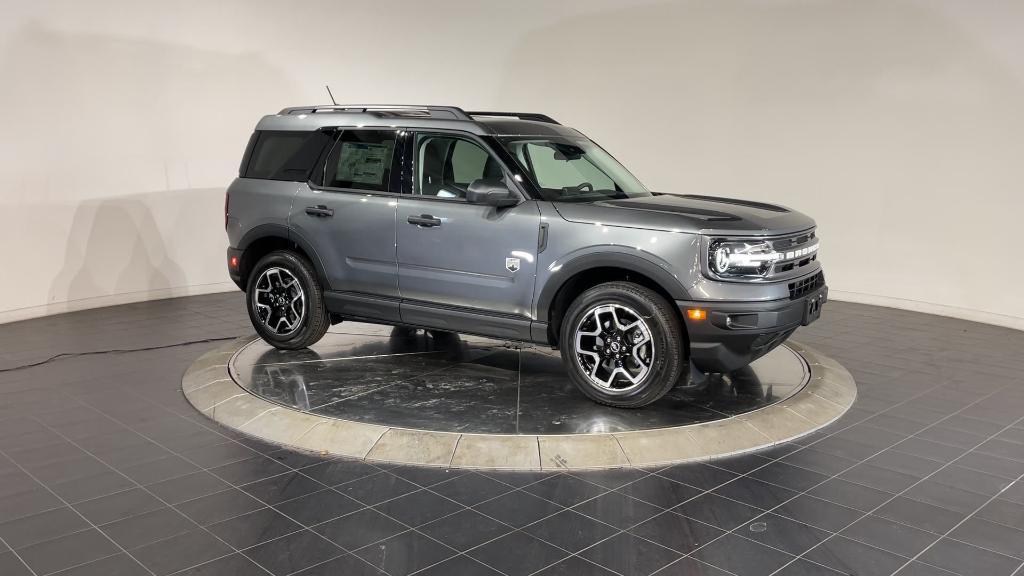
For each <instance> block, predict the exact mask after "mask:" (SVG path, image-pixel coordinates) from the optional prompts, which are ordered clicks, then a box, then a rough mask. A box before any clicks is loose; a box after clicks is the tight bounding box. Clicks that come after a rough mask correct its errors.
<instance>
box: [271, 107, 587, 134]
mask: <svg viewBox="0 0 1024 576" xmlns="http://www.w3.org/2000/svg"><path fill="white" fill-rule="evenodd" d="M334 126H354V127H359V128H366V127H372V128H378V127H379V128H409V129H428V130H429V129H435V130H436V129H442V130H461V131H465V132H470V133H472V134H477V135H480V136H512V135H528V136H564V137H579V136H581V134H580V133H579V132H578V131H577V130H575V129H573V128H569V127H568V126H563V125H561V124H559V123H558V122H556V121H555V120H554V119H553V118H551V117H550V116H547V115H544V114H537V113H527V112H466V111H464V110H462V109H461V108H458V107H455V106H416V105H406V104H347V105H338V104H330V105H323V106H297V107H292V108H285V109H284V110H281V111H280V112H278V113H277V114H271V115H269V116H264V117H263V118H262V119H261V120H260V122H259V124H257V126H256V129H257V130H298V131H303V130H318V129H320V128H325V127H334Z"/></svg>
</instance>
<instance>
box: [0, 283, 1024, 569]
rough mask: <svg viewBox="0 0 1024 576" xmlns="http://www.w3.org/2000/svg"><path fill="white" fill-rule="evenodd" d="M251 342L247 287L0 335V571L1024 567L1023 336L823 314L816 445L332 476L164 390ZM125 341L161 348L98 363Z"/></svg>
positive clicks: (875, 312) (348, 465) (808, 334)
mask: <svg viewBox="0 0 1024 576" xmlns="http://www.w3.org/2000/svg"><path fill="white" fill-rule="evenodd" d="M248 331H249V327H248V326H247V322H246V319H245V316H244V313H243V308H242V305H241V299H240V295H238V294H225V295H214V296H204V297H196V298H188V299H178V300H167V301H161V302H151V303H146V304H138V305H130V306H122V307H118V308H111V309H106V310H93V311H87V312H80V313H75V314H68V315H63V316H55V317H50V318H45V319H41V320H34V321H28V322H21V323H17V324H8V325H4V326H0V574H2V575H4V576H17V575H21V574H35V575H39V576H42V575H44V574H53V573H59V574H63V575H71V574H75V575H82V574H100V575H115V574H118V575H131V574H142V575H146V574H149V575H164V574H175V573H177V574H210V575H230V574H268V573H269V574H280V575H284V574H301V575H313V574H331V575H355V574H391V575H398V574H411V573H416V574H420V575H438V574H441V575H453V574H454V575H458V574H467V575H468V574H492V575H494V574H505V575H507V576H515V575H525V574H539V575H553V574H565V575H585V574H610V575H614V574H619V575H623V576H625V575H632V574H653V573H656V574H659V575H661V576H669V575H727V574H734V575H738V576H748V575H750V576H753V575H759V574H764V575H768V574H779V575H797V574H813V575H819V574H820V575H828V574H837V575H839V574H857V575H859V576H864V575H872V574H885V575H888V574H900V575H901V576H911V575H915V576H917V575H925V574H928V575H949V574H960V575H961V576H975V575H985V576H988V575H1011V574H1022V573H1024V569H1022V565H1024V483H1021V482H1020V481H1019V480H1020V478H1021V476H1022V475H1024V424H1022V422H1024V334H1022V333H1020V332H1014V331H1012V330H1006V329H1001V328H996V327H992V326H985V325H980V324H972V323H967V322H961V321H956V320H951V319H945V318H938V317H931V316H926V315H921V314H915V313H910V312H901V311H896V310H889V309H883V308H874V307H869V306H861V305H853V304H843V303H838V302H833V303H831V304H829V306H828V308H827V309H826V313H825V316H824V318H823V319H822V321H820V322H818V323H816V324H815V325H813V326H812V327H810V328H807V329H801V330H800V332H799V333H798V334H797V338H798V339H800V340H802V341H805V342H807V343H809V344H812V345H814V346H816V347H818V348H820V349H821V350H823V351H824V352H825V353H827V354H829V355H830V356H832V357H834V358H836V359H838V360H839V361H841V362H842V363H843V364H844V365H845V366H847V367H848V368H849V369H850V371H851V372H852V373H853V374H854V376H855V377H856V379H857V383H858V387H859V393H860V394H859V397H858V399H857V402H856V404H855V405H854V407H853V408H852V409H851V410H850V411H849V412H848V413H847V414H846V415H845V416H844V417H843V418H841V419H840V420H839V421H837V422H836V423H834V424H832V425H831V426H829V427H828V428H826V429H824V430H821V431H819V432H816V433H814V434H813V435H811V436H809V437H806V438H804V439H802V440H800V441H799V442H796V443H790V444H787V445H783V446H779V447H776V448H773V449H771V450H767V451H764V452H761V453H757V454H748V455H745V456H740V457H735V458H728V459H722V460H716V461H712V462H710V463H707V464H693V465H682V466H673V467H668V468H663V469H653V470H635V469H626V470H613V471H604V472H592V473H579V474H575V473H574V474H568V473H555V474H533V473H477V472H460V471H447V470H437V469H418V468H407V467H393V466H374V465H370V464H366V463H361V462H353V461H343V460H330V461H324V460H321V459H319V458H316V457H313V456H309V455H304V454H297V453H294V452H289V451H284V450H279V449H277V448H276V447H274V446H268V445H265V444H261V443H259V442H255V441H253V440H251V439H247V438H245V437H243V436H241V435H239V434H237V433H235V432H232V431H229V430H226V429H222V428H218V427H217V426H216V425H215V424H213V423H212V422H210V421H208V420H206V419H205V418H204V417H203V416H201V415H199V414H197V413H196V412H195V411H194V410H192V408H191V407H190V406H189V405H188V404H187V403H186V402H185V400H184V399H183V397H182V395H181V392H180V390H179V389H178V388H179V385H180V377H181V374H182V372H183V371H184V369H185V367H186V366H188V365H189V363H190V362H191V361H192V360H193V359H194V358H196V357H197V356H199V355H200V354H201V353H202V352H203V351H204V350H206V349H208V348H209V347H210V346H211V344H209V343H203V344H191V345H181V346H175V345H176V344H180V343H182V342H186V341H190V340H199V339H210V338H226V337H230V336H235V335H239V334H243V333H247V332H248ZM157 347H163V348H157ZM138 348H157V349H153V350H144V351H136V352H112V353H103V351H104V350H110V349H138ZM93 352H99V353H97V354H91V353H93ZM59 353H72V354H76V355H73V356H65V357H62V358H60V359H57V360H54V361H52V362H49V363H46V364H43V365H40V366H37V367H32V368H25V369H15V370H8V369H10V368H13V367H16V366H18V365H23V364H29V363H34V362H40V361H43V360H45V359H46V358H48V357H50V356H53V355H55V354H59ZM83 353H84V354H86V355H80V354H83Z"/></svg>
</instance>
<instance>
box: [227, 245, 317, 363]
mask: <svg viewBox="0 0 1024 576" xmlns="http://www.w3.org/2000/svg"><path fill="white" fill-rule="evenodd" d="M245 297H246V304H247V308H248V309H249V319H250V320H251V321H252V325H253V327H254V328H256V332H257V333H258V334H259V335H260V337H261V338H263V339H264V340H266V341H267V343H268V344H270V345H272V346H274V347H275V348H279V349H281V350H300V349H302V348H307V347H309V346H312V345H313V344H315V343H316V342H318V341H319V340H320V339H321V338H323V336H324V334H325V333H327V328H328V327H330V325H331V320H330V316H329V315H328V314H327V309H326V308H325V307H324V300H323V290H322V288H321V287H320V283H319V282H318V281H317V279H316V273H315V272H314V271H313V267H312V266H311V265H310V264H309V262H307V261H306V260H305V259H304V258H302V257H301V256H299V255H298V254H295V253H294V252H288V251H283V250H281V251H276V252H271V253H270V254H267V255H266V256H264V257H263V258H261V259H260V261H259V262H257V263H256V266H255V267H254V268H253V270H252V273H251V274H249V283H248V287H247V289H246V291H245Z"/></svg>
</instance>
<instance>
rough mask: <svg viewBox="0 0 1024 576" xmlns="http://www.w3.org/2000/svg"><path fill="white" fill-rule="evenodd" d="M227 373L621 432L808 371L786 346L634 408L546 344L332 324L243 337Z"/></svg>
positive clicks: (362, 411) (375, 401) (394, 415)
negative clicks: (308, 340)
mask: <svg viewBox="0 0 1024 576" xmlns="http://www.w3.org/2000/svg"><path fill="white" fill-rule="evenodd" d="M231 374H232V377H234V378H235V380H236V382H238V383H239V384H241V385H242V386H244V387H245V388H247V389H248V390H249V391H250V392H252V393H253V394H256V395H258V396H262V397H263V398H266V399H267V400H270V401H272V402H277V403H280V404H284V405H286V406H289V407H292V408H296V409H298V410H302V411H305V412H311V413H313V414H318V415H322V416H331V417H336V418H342V419H346V420H356V421H359V422H367V423H371V424H381V425H385V426H393V427H400V428H414V429H421V430H434V431H444V432H463V433H478V434H585V433H593V432H625V431H629V430H647V429H651V428H663V427H667V426H680V425H684V424H694V423H697V422H707V421H710V420H718V419H722V418H728V417H729V416H735V415H736V414H742V413H744V412H749V411H751V410H756V409H757V408H762V407H764V406H767V405H769V404H773V403H775V402H778V401H780V400H783V399H785V398H788V397H790V396H792V395H793V394H795V393H796V392H797V391H798V390H800V388H801V387H802V386H803V385H804V384H805V383H806V381H807V378H808V377H809V375H810V373H809V371H808V370H807V366H806V364H805V362H804V361H803V360H802V359H801V358H800V356H799V355H798V354H796V353H795V352H793V351H791V350H790V349H788V348H786V347H780V348H776V349H775V350H773V351H772V352H771V353H769V354H768V355H767V356H765V357H763V358H761V359H759V360H758V361H757V362H755V363H754V364H752V365H751V366H749V367H747V368H746V369H744V370H742V371H738V372H736V373H734V374H729V375H726V376H714V377H710V378H706V379H704V380H702V381H698V383H697V384H696V385H693V386H679V387H677V388H676V389H674V390H673V391H672V392H670V393H669V394H668V395H666V397H665V398H663V399H661V400H660V401H658V402H656V403H654V404H652V405H650V406H647V407H645V408H643V409H639V410H620V409H615V408H610V407H607V406H602V405H599V404H596V403H594V402H592V401H590V400H588V399H587V398H586V397H585V396H584V395H583V394H581V393H580V391H579V390H577V389H576V387H575V386H574V385H573V383H572V381H570V380H569V377H568V375H567V374H566V371H565V365H564V364H563V362H562V357H561V355H560V353H559V352H558V351H557V350H551V349H550V348H544V347H537V346H530V345H527V346H526V347H523V348H518V347H512V344H510V343H505V342H501V341H497V340H488V339H485V338H476V337H471V336H460V335H457V334H450V333H425V332H423V331H422V330H420V331H414V330H407V329H402V328H392V327H388V326H378V325H372V324H360V323H354V322H353V323H348V322H346V323H342V324H339V325H337V326H335V327H333V328H332V330H331V333H329V334H327V335H326V336H325V337H324V339H323V340H321V341H320V342H319V343H318V344H316V345H315V346H313V347H312V348H311V349H308V350H302V351H297V352H296V351H281V350H276V349H274V348H273V347H271V346H269V345H267V344H266V343H265V342H263V341H262V340H254V341H253V342H252V343H250V344H248V345H247V346H245V347H244V348H243V349H242V350H240V351H239V352H238V354H236V355H235V357H234V358H233V359H232V362H231Z"/></svg>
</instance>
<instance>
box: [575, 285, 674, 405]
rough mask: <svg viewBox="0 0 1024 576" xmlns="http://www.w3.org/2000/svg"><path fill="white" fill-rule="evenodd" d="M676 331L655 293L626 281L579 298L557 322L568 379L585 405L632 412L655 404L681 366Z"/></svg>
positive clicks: (667, 306) (668, 310)
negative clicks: (588, 401) (591, 403)
mask: <svg viewBox="0 0 1024 576" xmlns="http://www.w3.org/2000/svg"><path fill="white" fill-rule="evenodd" d="M682 334H683V332H682V326H681V325H680V323H679V318H678V317H677V316H676V314H675V312H674V311H673V310H672V308H671V306H670V304H669V303H668V302H667V301H666V300H665V299H664V298H662V297H661V296H660V295H659V294H658V293H657V292H654V291H653V290H651V289H649V288H645V287H643V286H640V285H637V284H633V283H630V282H609V283H607V284H599V285H597V286H594V287H593V288H591V289H589V290H587V291H586V292H584V293H583V294H580V295H579V296H578V297H577V298H576V300H574V301H573V303H572V304H571V305H570V306H569V309H568V310H567V311H566V314H565V317H564V318H563V319H562V327H561V339H560V340H559V346H560V348H561V350H562V359H563V361H564V362H565V364H566V368H567V369H568V371H569V377H570V378H571V379H572V381H573V383H574V384H576V386H577V388H579V389H580V391H581V392H583V394H585V395H586V396H587V397H589V398H590V399H591V400H594V401H595V402H598V403H601V404H607V405H609V406H616V407H620V408H638V407H641V406H646V405H648V404H650V403H652V402H655V401H657V400H659V399H660V398H661V397H662V396H664V395H665V394H666V393H668V391H669V390H671V389H672V387H673V386H674V385H675V384H676V382H677V381H678V380H679V376H680V374H681V373H682V370H683V368H684V367H685V365H686V359H685V358H684V355H685V352H684V350H685V349H684V346H683V341H682V338H683V335H682Z"/></svg>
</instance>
